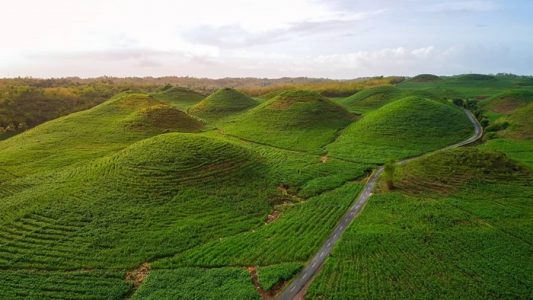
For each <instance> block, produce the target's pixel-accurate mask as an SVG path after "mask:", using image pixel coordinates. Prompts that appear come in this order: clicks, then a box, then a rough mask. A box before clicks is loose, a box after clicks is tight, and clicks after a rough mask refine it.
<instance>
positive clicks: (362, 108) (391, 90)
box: [338, 85, 405, 112]
mask: <svg viewBox="0 0 533 300" xmlns="http://www.w3.org/2000/svg"><path fill="white" fill-rule="evenodd" d="M403 95H405V93H403V91H402V90H400V89H398V88H397V87H395V86H392V85H384V86H378V87H372V88H368V89H364V90H361V91H359V92H357V93H355V94H353V95H352V96H350V97H347V98H344V99H341V100H338V103H339V104H340V105H342V106H344V107H346V109H348V110H350V111H355V112H367V111H370V110H373V109H376V108H379V107H381V106H383V105H385V104H387V103H389V102H391V101H393V100H396V99H399V98H401V97H402V96H403Z"/></svg>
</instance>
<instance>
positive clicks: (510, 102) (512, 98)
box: [481, 89, 533, 115]
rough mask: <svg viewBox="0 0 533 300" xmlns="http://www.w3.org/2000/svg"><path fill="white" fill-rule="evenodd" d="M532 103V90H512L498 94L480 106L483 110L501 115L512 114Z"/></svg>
mask: <svg viewBox="0 0 533 300" xmlns="http://www.w3.org/2000/svg"><path fill="white" fill-rule="evenodd" d="M532 102H533V90H531V89H513V90H508V91H505V92H503V93H501V94H498V95H496V96H494V97H492V98H490V99H487V100H485V101H483V102H482V103H481V104H482V106H483V108H484V109H486V110H489V111H492V112H495V113H498V114H503V115H508V114H512V113H513V112H514V111H515V110H516V109H518V108H522V107H524V106H527V105H528V104H529V103H532Z"/></svg>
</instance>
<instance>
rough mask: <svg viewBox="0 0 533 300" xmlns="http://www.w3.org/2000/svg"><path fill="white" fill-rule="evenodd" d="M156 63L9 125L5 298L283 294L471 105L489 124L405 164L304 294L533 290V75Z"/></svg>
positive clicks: (460, 123) (456, 133)
mask: <svg viewBox="0 0 533 300" xmlns="http://www.w3.org/2000/svg"><path fill="white" fill-rule="evenodd" d="M21 80H22V79H21ZM28 80H30V79H28ZM80 80H81V79H80ZM132 80H133V79H132ZM145 80H146V81H147V82H144V81H143V80H140V81H135V80H133V81H132V82H126V83H121V84H117V83H113V81H112V80H111V79H109V83H106V84H109V87H107V86H106V88H102V89H101V90H99V91H100V92H101V93H98V95H99V96H98V97H103V96H102V95H108V97H109V99H108V100H107V101H103V100H102V99H100V98H96V99H95V101H96V102H94V103H93V102H83V103H84V104H83V105H81V104H80V106H76V107H74V108H72V110H71V111H75V110H80V109H82V108H85V107H89V106H90V108H88V109H86V110H83V111H78V112H74V113H71V114H67V113H68V112H71V111H62V112H61V113H55V112H54V113H53V114H50V115H49V116H48V115H47V117H46V118H54V119H53V120H49V121H46V122H44V119H43V121H42V122H44V123H43V124H40V125H38V123H39V122H41V121H39V122H36V123H35V124H34V126H35V127H33V128H25V129H24V130H22V131H20V132H19V131H16V132H11V131H10V132H9V134H8V135H6V133H2V135H1V136H2V137H0V298H3V299H4V298H5V299H271V298H275V297H276V296H279V295H280V292H281V291H283V289H284V288H285V287H287V286H288V283H289V282H290V281H291V280H293V279H294V278H295V277H296V275H297V274H298V272H300V271H301V270H304V268H305V267H306V265H307V264H308V263H309V260H310V259H311V258H312V257H313V256H314V255H315V254H316V253H317V251H318V250H319V249H320V248H321V246H322V243H324V241H326V239H328V237H329V236H330V235H331V234H332V230H334V229H335V228H336V226H337V225H338V222H339V220H340V219H341V218H342V216H343V215H345V213H346V212H347V210H348V209H349V208H350V207H351V206H352V205H353V204H354V201H355V199H356V198H357V197H358V194H359V193H360V192H361V190H362V189H363V188H364V187H365V184H367V179H368V178H369V175H370V174H371V173H372V171H373V170H375V169H376V167H378V166H380V165H382V164H384V163H386V162H387V161H389V160H391V159H395V160H399V159H403V158H408V157H414V156H418V155H421V154H424V153H427V152H431V151H434V150H438V149H441V148H443V147H446V146H448V145H451V144H454V143H457V142H460V141H463V140H465V139H467V138H468V137H470V136H471V135H472V132H473V128H472V124H471V122H470V120H469V119H468V117H467V115H466V113H465V112H464V111H463V108H462V107H460V106H464V107H466V108H467V109H470V110H471V111H472V112H473V114H474V115H475V116H476V117H477V118H478V120H479V121H480V123H482V124H483V126H484V127H485V135H484V137H483V140H480V141H479V142H478V145H476V146H475V147H470V148H468V149H456V150H446V151H443V152H439V153H436V154H432V155H427V156H423V157H421V158H418V159H416V160H413V161H410V162H409V163H408V164H406V165H402V166H397V167H396V170H395V171H394V175H393V178H394V180H393V181H394V186H395V189H394V190H392V191H388V190H387V188H386V185H385V182H384V180H382V181H381V182H380V183H379V186H378V188H377V189H376V190H375V191H374V193H375V195H373V196H372V197H371V198H370V199H369V201H368V204H367V207H366V208H364V210H362V211H361V213H360V216H358V217H357V218H356V219H355V220H354V221H353V223H352V224H351V225H350V226H349V227H348V228H347V229H346V232H345V233H344V234H343V235H342V236H341V239H340V241H339V243H338V244H336V245H335V246H334V248H333V252H332V253H331V255H330V256H329V258H327V260H326V262H325V264H324V265H322V267H321V269H320V272H319V273H318V274H316V276H315V277H314V280H313V281H311V284H310V285H309V286H308V289H307V293H306V296H305V298H306V299H352V298H442V297H444V298H530V297H531V295H532V294H533V291H532V290H531V282H533V277H532V276H533V275H532V274H533V267H532V264H531V259H530V256H531V255H530V254H531V243H532V242H533V230H532V229H533V228H532V227H531V226H532V225H531V224H530V223H531V222H530V220H531V219H532V217H533V211H532V210H531V208H530V207H531V199H532V198H533V189H532V186H533V184H532V183H533V175H532V173H531V172H532V168H533V156H532V155H531V153H533V148H532V145H533V143H532V142H531V138H532V135H531V134H532V131H533V129H532V127H531V118H530V116H531V109H532V108H533V106H531V105H532V104H531V103H530V101H531V98H530V95H531V94H530V87H529V86H530V85H531V84H533V81H531V80H529V79H528V78H524V77H513V76H507V75H497V76H492V75H476V74H468V75H461V76H451V77H438V76H434V75H430V74H422V75H419V76H416V77H413V78H406V79H403V78H392V77H391V78H375V79H366V80H361V81H354V82H352V81H347V82H343V81H339V82H336V81H335V82H329V81H327V80H326V81H321V80H317V81H316V82H313V81H308V80H304V79H298V80H296V79H295V81H294V83H291V84H279V85H278V84H273V85H271V86H257V87H255V86H243V87H242V88H240V89H239V90H237V89H234V88H226V87H221V86H220V84H219V83H218V81H217V84H215V83H214V82H212V83H213V84H212V85H206V86H198V85H197V84H196V83H194V84H193V81H191V83H190V84H188V85H186V86H187V87H188V88H185V87H180V86H172V85H169V84H165V85H163V84H161V83H159V84H154V83H153V81H151V79H145ZM153 80H155V79H153ZM169 80H170V79H169ZM184 80H185V79H184ZM191 80H192V79H191ZM224 80H227V81H228V82H233V81H232V79H221V81H224ZM242 80H243V81H246V79H242ZM30 81H31V80H30ZM81 81H83V80H81ZM286 81H287V82H291V81H290V80H288V79H286ZM1 82H2V81H1V80H0V83H1ZM67 82H70V81H67ZM154 82H155V81H154ZM187 82H188V81H187ZM235 82H239V80H238V79H235ZM265 82H268V81H265ZM274 82H275V81H274ZM281 82H285V81H283V80H282V81H281ZM52 83H53V84H54V89H55V90H54V91H55V92H56V93H57V92H63V93H66V91H65V90H61V89H59V87H61V84H60V83H56V82H55V81H52ZM32 84H34V85H35V84H40V83H39V82H37V83H32ZM69 84H71V83H69ZM57 85H59V87H58V86H57ZM76 86H77V88H73V87H69V88H68V89H67V90H69V91H75V90H77V89H78V88H79V89H82V88H85V86H84V85H81V84H80V85H76ZM228 86H230V85H228ZM231 86H235V85H231ZM0 87H1V86H0ZM190 88H192V89H190ZM217 88H219V89H217ZM8 90H9V89H8ZM104 92H105V93H104ZM48 93H51V90H48ZM328 96H334V97H336V98H334V99H333V98H328ZM54 97H55V96H54ZM83 97H85V96H83ZM65 99H66V98H65ZM69 99H70V98H69ZM84 99H85V98H84ZM459 99H460V101H459ZM97 100H98V101H97ZM452 100H454V101H452ZM102 101H103V102H102ZM100 102H102V103H100ZM0 103H1V102H0ZM87 103H90V105H89V104H87ZM0 105H1V104H0ZM84 105H87V106H84ZM10 111H11V110H10ZM1 112H2V111H1V109H0V115H1ZM16 116H17V118H19V117H20V115H16ZM32 126H33V125H32Z"/></svg>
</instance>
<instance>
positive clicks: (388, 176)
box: [384, 160, 396, 190]
mask: <svg viewBox="0 0 533 300" xmlns="http://www.w3.org/2000/svg"><path fill="white" fill-rule="evenodd" d="M395 169H396V162H395V161H394V160H389V161H387V162H386V163H385V166H384V172H385V182H386V183H387V188H388V189H389V190H393V189H394V171H395Z"/></svg>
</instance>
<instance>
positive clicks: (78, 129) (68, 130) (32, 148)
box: [0, 93, 200, 176]
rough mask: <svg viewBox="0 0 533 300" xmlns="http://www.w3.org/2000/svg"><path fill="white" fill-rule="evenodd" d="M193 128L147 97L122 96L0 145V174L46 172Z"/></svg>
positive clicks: (188, 121)
mask: <svg viewBox="0 0 533 300" xmlns="http://www.w3.org/2000/svg"><path fill="white" fill-rule="evenodd" d="M199 127H200V124H199V121H197V120H195V119H193V118H191V117H189V116H187V115H185V114H184V113H182V112H180V111H177V110H175V109H173V108H172V107H170V106H168V105H166V104H164V103H161V102H160V101H158V100H155V99H154V98H152V97H151V96H149V95H147V94H138V93H124V94H120V95H117V96H115V97H113V98H112V99H111V100H109V101H106V102H104V103H102V104H100V105H98V106H96V107H94V108H92V109H89V110H86V111H82V112H78V113H74V114H71V115H68V116H65V117H62V118H59V119H55V120H53V121H50V122H47V123H45V124H42V125H40V126H37V127H35V128H33V129H31V130H28V131H26V132H24V133H23V134H20V135H17V136H14V137H12V138H10V139H8V140H4V141H2V142H0V169H2V170H4V171H5V172H8V173H12V174H14V175H17V176H21V175H25V174H31V173H37V172H39V171H40V170H46V171H50V170H54V169H57V168H60V167H64V166H67V165H69V164H72V163H80V162H83V161H86V160H93V159H96V158H98V157H102V156H105V155H108V154H111V153H114V152H116V151H118V150H120V149H123V148H125V147H126V146H128V145H130V144H132V143H134V142H136V141H139V140H141V139H144V138H147V137H150V136H154V135H157V134H160V133H163V132H166V131H185V132H190V131H196V130H198V129H199ZM0 176H1V175H0Z"/></svg>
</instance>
